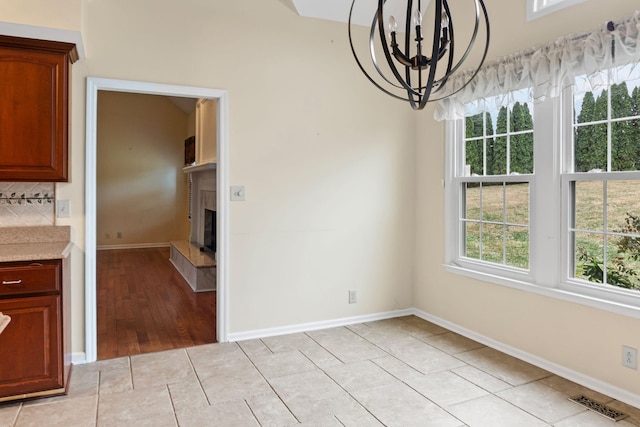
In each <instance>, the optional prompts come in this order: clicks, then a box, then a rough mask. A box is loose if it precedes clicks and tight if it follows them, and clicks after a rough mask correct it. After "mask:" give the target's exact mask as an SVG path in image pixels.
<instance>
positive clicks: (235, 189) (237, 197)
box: [231, 185, 245, 202]
mask: <svg viewBox="0 0 640 427" xmlns="http://www.w3.org/2000/svg"><path fill="white" fill-rule="evenodd" d="M244 195H245V193H244V185H232V186H231V201H232V202H244Z"/></svg>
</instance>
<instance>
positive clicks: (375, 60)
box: [354, 0, 405, 100]
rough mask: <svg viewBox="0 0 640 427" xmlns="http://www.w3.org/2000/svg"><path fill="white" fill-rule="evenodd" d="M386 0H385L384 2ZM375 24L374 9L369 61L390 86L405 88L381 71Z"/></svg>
mask: <svg viewBox="0 0 640 427" xmlns="http://www.w3.org/2000/svg"><path fill="white" fill-rule="evenodd" d="M386 1H387V0H385V2H386ZM354 3H355V0H354ZM377 26H378V13H377V10H376V13H375V14H374V16H373V21H372V23H371V30H370V31H369V53H370V55H371V62H372V63H373V66H374V67H375V69H376V71H377V72H378V74H379V75H380V77H382V78H383V79H384V80H385V81H386V82H387V83H389V84H390V85H391V86H393V87H396V88H398V89H402V90H405V88H404V86H400V85H399V84H397V83H395V82H393V81H391V80H389V79H388V78H387V76H386V75H385V74H384V73H383V72H382V69H381V68H380V65H379V64H378V58H377V57H376V51H375V33H376V29H377ZM382 43H384V41H382ZM401 99H403V100H404V98H402V97H401Z"/></svg>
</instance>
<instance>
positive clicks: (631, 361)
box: [622, 345, 638, 370]
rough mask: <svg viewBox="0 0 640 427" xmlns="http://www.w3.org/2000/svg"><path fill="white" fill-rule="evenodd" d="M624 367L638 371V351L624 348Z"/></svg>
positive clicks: (624, 346)
mask: <svg viewBox="0 0 640 427" xmlns="http://www.w3.org/2000/svg"><path fill="white" fill-rule="evenodd" d="M622 365H623V366H626V367H627V368H631V369H636V370H637V369H638V350H637V349H635V348H633V347H627V346H626V345H623V346H622Z"/></svg>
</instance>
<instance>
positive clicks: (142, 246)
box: [96, 242, 170, 251]
mask: <svg viewBox="0 0 640 427" xmlns="http://www.w3.org/2000/svg"><path fill="white" fill-rule="evenodd" d="M169 246H170V245H169V242H166V243H132V244H128V245H101V246H96V250H98V251H109V250H113V249H146V248H168V247H169Z"/></svg>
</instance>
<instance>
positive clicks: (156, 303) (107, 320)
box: [96, 248, 216, 360]
mask: <svg viewBox="0 0 640 427" xmlns="http://www.w3.org/2000/svg"><path fill="white" fill-rule="evenodd" d="M96 260H97V269H96V270H97V272H96V274H97V291H98V301H97V308H98V319H97V320H98V360H102V359H110V358H113V357H120V356H130V355H135V354H142V353H150V352H155V351H160V350H168V349H173V348H183V347H188V346H193V345H198V344H207V343H212V342H216V292H200V293H195V292H193V290H192V289H191V288H190V287H189V285H188V284H187V282H185V280H184V279H183V278H182V276H180V274H179V273H178V272H177V271H176V270H175V268H174V267H173V265H171V263H170V262H169V248H149V249H118V250H104V251H98V252H97V254H96Z"/></svg>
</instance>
